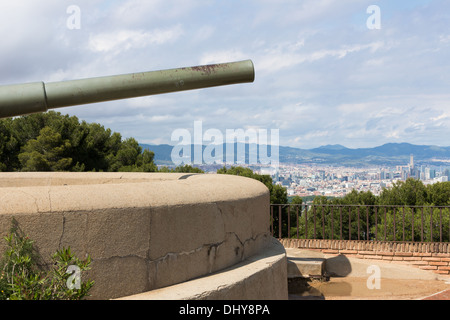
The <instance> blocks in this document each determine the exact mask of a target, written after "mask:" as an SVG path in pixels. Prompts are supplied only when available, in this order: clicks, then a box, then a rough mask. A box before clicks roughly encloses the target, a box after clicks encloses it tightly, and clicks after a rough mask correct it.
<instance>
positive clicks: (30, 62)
mask: <svg viewBox="0 0 450 320" xmlns="http://www.w3.org/2000/svg"><path fill="white" fill-rule="evenodd" d="M371 5H376V6H378V8H379V9H380V15H379V17H380V19H379V20H378V19H377V17H378V16H377V15H376V12H374V11H370V10H369V11H368V8H369V7H370V6H371ZM73 6H75V8H76V9H79V20H77V19H74V18H78V16H77V12H76V11H72V10H71V8H72V7H73ZM78 21H79V25H77V24H76V23H77V22H78ZM368 22H369V26H376V24H377V23H379V24H380V26H381V28H380V29H377V28H375V29H374V28H373V27H372V28H369V27H368ZM69 26H76V27H79V28H75V29H73V28H69ZM0 39H1V44H0V46H1V47H0V48H1V49H0V84H1V85H3V84H12V83H21V82H32V81H44V82H51V81H62V80H71V79H79V78H86V77H97V76H105V75H114V74H124V73H133V72H142V71H153V70H161V69H171V68H176V67H184V66H195V65H202V64H209V63H221V62H231V61H239V60H246V59H251V60H253V62H254V64H255V71H256V79H255V82H254V83H252V84H241V85H233V86H227V87H218V88H212V89H204V90H197V91H190V92H180V93H174V94H167V95H157V96H150V97H143V98H135V99H129V100H122V101H114V102H107V103H97V104H91V105H85V106H78V107H70V108H63V109H59V110H58V111H60V112H62V113H64V114H70V115H75V116H77V117H79V118H80V119H83V120H86V121H88V122H98V123H101V124H102V125H104V126H105V127H108V128H111V129H112V130H113V131H116V132H120V133H121V134H122V136H123V137H134V138H136V139H137V140H138V141H139V142H140V143H149V144H162V143H168V144H176V142H174V141H171V136H172V133H173V132H174V131H175V130H176V129H188V130H190V131H192V130H193V127H194V121H202V123H203V129H204V130H207V129H218V130H220V131H221V132H223V133H224V134H225V131H226V130H227V129H235V130H237V129H249V128H252V129H266V130H271V129H278V130H279V134H280V145H283V146H293V147H300V148H314V147H319V146H321V145H326V144H342V145H344V146H346V147H349V148H358V147H374V146H379V145H382V144H384V143H388V142H409V143H414V144H432V145H440V146H450V139H449V137H450V62H449V60H450V1H448V0H369V1H367V0H227V1H224V0H145V1H144V0H123V1H116V0H114V1H111V0H108V1H105V0H89V1H87V0H70V1H65V0H42V1H32V0H15V1H2V2H1V4H0Z"/></svg>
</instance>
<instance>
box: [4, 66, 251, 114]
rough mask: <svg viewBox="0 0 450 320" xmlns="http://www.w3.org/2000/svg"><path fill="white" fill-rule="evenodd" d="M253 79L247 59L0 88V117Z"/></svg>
mask: <svg viewBox="0 0 450 320" xmlns="http://www.w3.org/2000/svg"><path fill="white" fill-rule="evenodd" d="M254 80H255V70H254V66H253V62H252V61H251V60H246V61H239V62H231V63H223V64H213V65H205V66H197V67H188V68H179V69H170V70H161V71H150V72H143V73H132V74H124V75H116V76H107V77H98V78H89V79H81V80H71V81H61V82H51V83H43V82H33V83H26V84H16V85H6V86H0V118H8V117H15V116H20V115H26V114H30V113H37V112H46V111H47V110H48V109H54V108H61V107H69V106H75V105H83V104H88V103H97V102H104V101H112V100H119V99H128V98H136V97H143V96H149V95H155V94H162V93H170V92H177V91H186V90H194V89H201V88H210V87H217V86H224V85H231V84H237V83H248V82H253V81H254Z"/></svg>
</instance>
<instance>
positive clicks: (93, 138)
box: [0, 111, 158, 172]
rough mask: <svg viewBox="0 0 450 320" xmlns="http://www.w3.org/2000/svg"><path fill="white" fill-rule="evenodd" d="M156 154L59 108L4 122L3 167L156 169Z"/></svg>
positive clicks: (0, 130) (0, 139)
mask: <svg viewBox="0 0 450 320" xmlns="http://www.w3.org/2000/svg"><path fill="white" fill-rule="evenodd" d="M153 159H154V153H153V152H151V151H148V150H142V147H141V146H140V145H139V144H138V142H137V141H136V140H135V139H134V138H127V139H122V136H121V135H120V134H119V133H117V132H112V131H111V130H110V129H105V128H104V127H103V126H102V125H100V124H98V123H87V122H86V121H81V122H80V121H79V120H78V118H77V117H75V116H69V115H61V113H59V112H54V111H49V112H46V113H37V114H31V115H27V116H23V117H18V118H10V119H2V120H0V171H105V172H118V171H140V172H153V171H157V170H158V169H157V166H156V165H155V164H154V163H153Z"/></svg>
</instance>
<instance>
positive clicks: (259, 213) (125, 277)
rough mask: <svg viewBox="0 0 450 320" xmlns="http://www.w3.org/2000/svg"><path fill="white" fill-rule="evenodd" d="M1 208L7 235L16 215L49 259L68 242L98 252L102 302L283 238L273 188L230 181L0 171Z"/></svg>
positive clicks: (96, 291) (181, 278) (1, 229)
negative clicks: (275, 228)
mask: <svg viewBox="0 0 450 320" xmlns="http://www.w3.org/2000/svg"><path fill="white" fill-rule="evenodd" d="M0 204H1V205H0V236H4V235H6V234H7V233H8V231H9V228H10V223H11V218H12V217H14V218H15V219H16V220H17V221H18V222H19V225H20V227H21V228H22V230H23V231H24V232H25V233H26V234H27V235H29V237H30V238H31V239H33V240H35V245H36V246H37V248H38V250H39V252H40V254H41V256H42V257H43V258H44V259H46V260H47V261H48V260H49V259H50V257H51V255H52V254H53V253H54V252H55V251H56V250H58V249H60V248H62V247H68V246H70V247H71V249H72V250H73V251H74V252H75V253H76V255H77V256H78V257H80V258H83V257H85V256H86V255H87V254H89V255H90V256H91V258H92V270H91V271H90V272H89V274H88V277H89V278H91V279H93V280H95V285H94V287H93V290H92V295H93V296H92V298H94V299H114V298H119V297H124V296H130V295H135V294H139V293H143V292H147V291H150V290H154V289H158V288H162V287H167V286H172V285H175V284H179V283H182V282H185V281H188V280H191V279H194V278H198V277H202V276H205V275H208V274H212V273H215V272H218V271H220V270H224V269H226V268H229V267H232V266H234V265H236V264H237V263H240V262H242V261H245V260H246V259H248V258H250V257H254V256H257V255H258V254H261V253H262V252H264V250H265V249H267V248H268V247H270V246H271V245H272V241H273V238H271V237H270V235H269V223H270V221H269V215H268V212H269V192H268V190H267V188H266V187H265V186H264V185H263V184H261V183H260V182H258V181H256V180H253V179H248V178H243V177H237V176H230V175H216V174H159V173H150V174H146V173H0ZM4 249H5V243H4V242H2V243H1V244H0V252H3V251H4ZM265 280H266V281H267V279H265ZM269 282H270V280H269ZM279 286H281V287H283V286H284V284H279ZM283 290H284V289H283V288H282V289H281V290H280V292H283ZM286 295H287V284H286ZM280 298H285V297H284V296H283V297H280Z"/></svg>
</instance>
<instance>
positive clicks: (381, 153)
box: [141, 143, 450, 166]
mask: <svg viewBox="0 0 450 320" xmlns="http://www.w3.org/2000/svg"><path fill="white" fill-rule="evenodd" d="M141 146H142V147H143V148H144V149H149V150H151V151H153V152H154V153H155V163H156V164H159V165H172V164H173V163H172V160H171V152H172V149H173V146H170V145H167V144H163V145H147V144H141ZM231 146H232V145H229V147H228V145H225V144H224V145H223V150H224V158H225V156H226V153H227V151H228V152H229V151H231V148H230V147H231ZM237 147H238V144H237V143H235V144H234V154H235V155H236V154H237V151H236V150H237ZM191 148H192V149H191V150H192V152H191V154H192V155H193V154H194V152H193V148H194V147H193V146H191ZM204 148H205V146H203V150H204ZM245 150H246V157H247V158H246V159H248V156H249V151H250V148H249V145H248V144H247V145H246V148H245ZM257 150H259V149H258V147H257ZM269 150H270V147H269ZM269 152H270V151H269ZM411 154H412V155H414V162H415V163H416V164H429V165H448V166H450V147H438V146H429V145H413V144H409V143H387V144H384V145H382V146H379V147H374V148H358V149H350V148H346V147H344V146H342V145H326V146H321V147H319V148H314V149H299V148H292V147H283V146H280V147H279V158H280V163H282V164H325V165H336V166H367V165H388V166H396V165H407V164H408V163H409V161H410V156H411ZM269 155H270V153H269Z"/></svg>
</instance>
